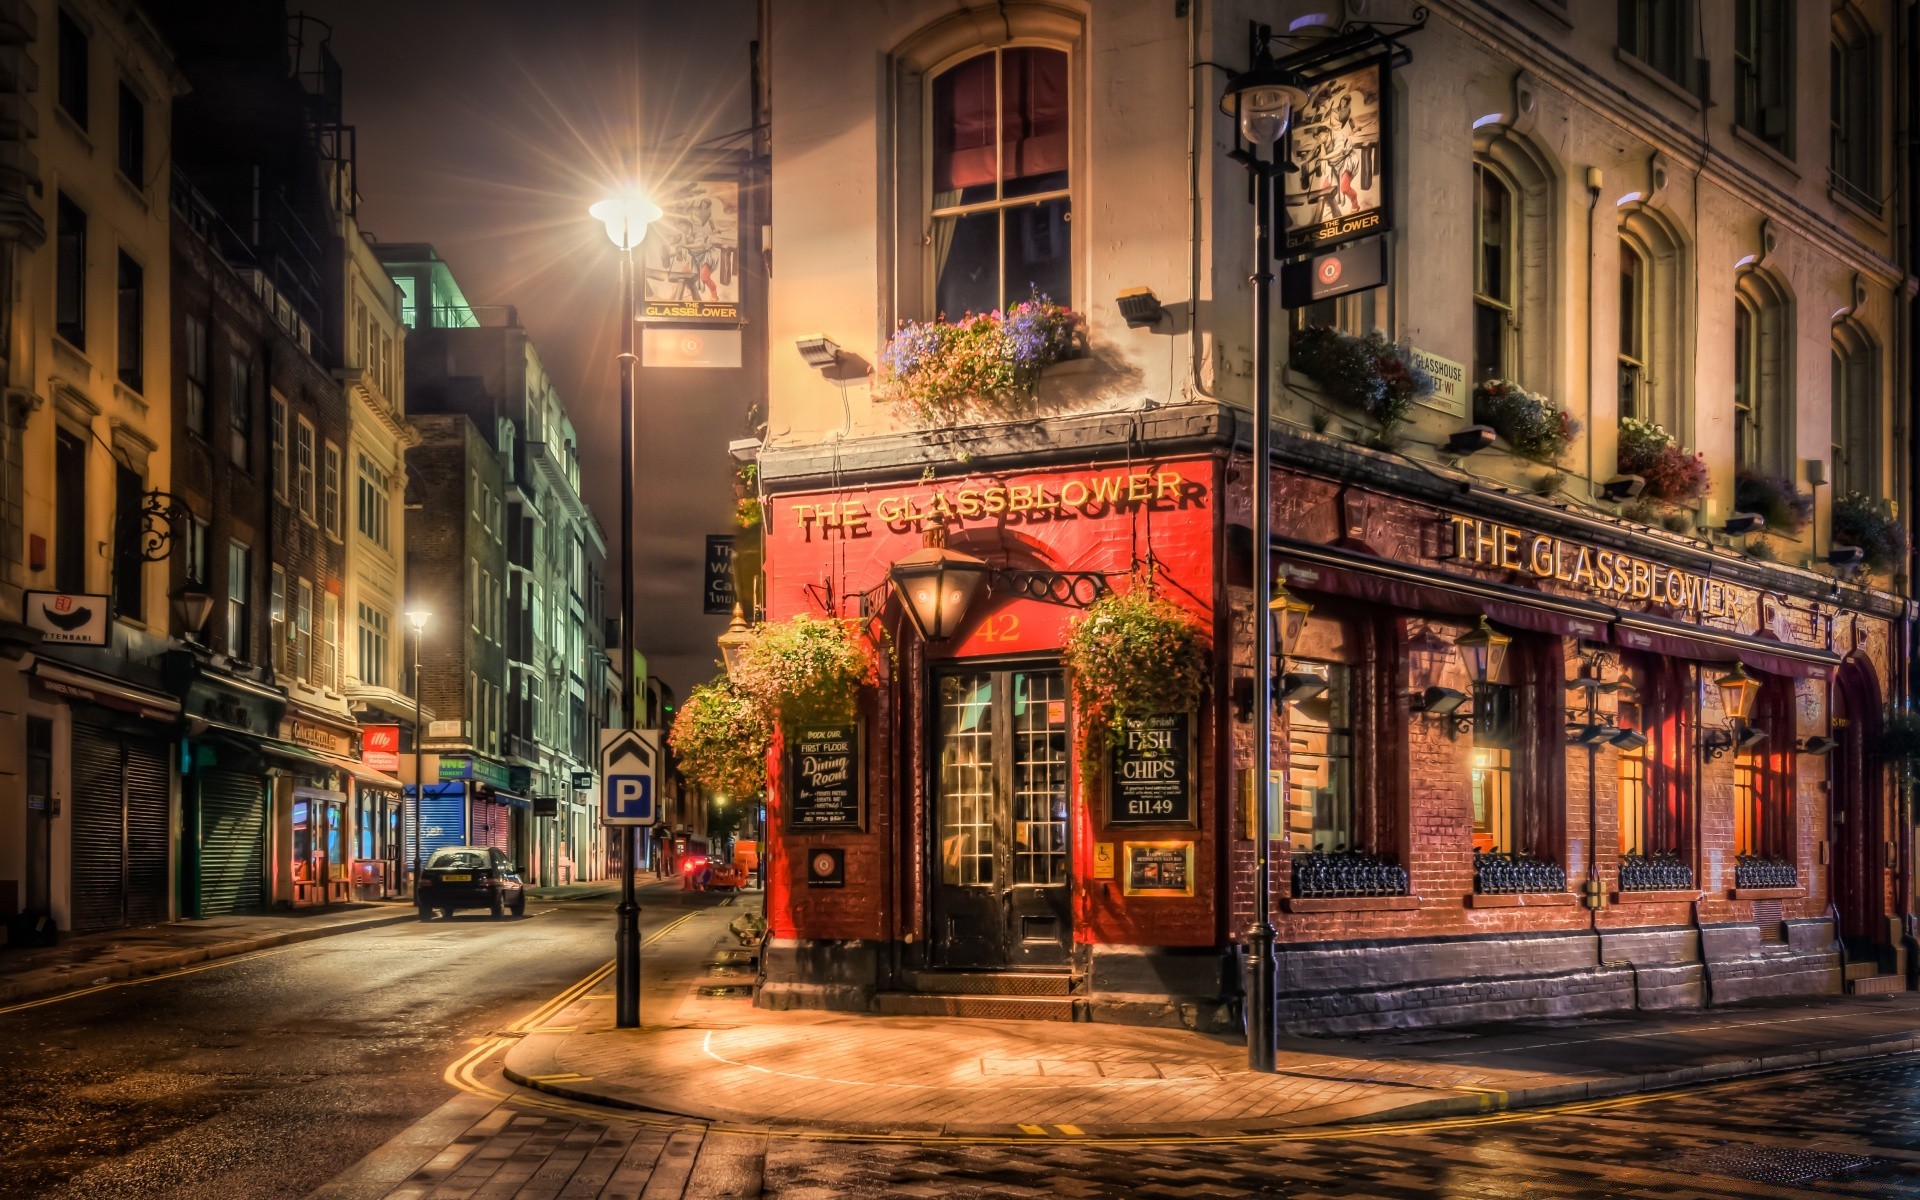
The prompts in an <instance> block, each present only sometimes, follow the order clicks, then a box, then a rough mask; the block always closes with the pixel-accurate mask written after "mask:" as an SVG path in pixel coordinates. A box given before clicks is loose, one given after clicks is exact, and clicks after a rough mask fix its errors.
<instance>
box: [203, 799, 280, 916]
mask: <svg viewBox="0 0 1920 1200" xmlns="http://www.w3.org/2000/svg"><path fill="white" fill-rule="evenodd" d="M266 836H267V822H266V787H265V785H264V783H263V782H262V781H261V779H260V777H259V775H257V774H254V773H249V772H241V771H222V770H219V769H217V768H215V769H210V770H207V771H206V772H204V773H203V774H202V775H201V776H200V915H201V916H205V917H220V916H226V915H227V914H229V913H242V912H255V911H258V910H259V909H260V908H262V907H263V906H264V900H263V896H262V880H263V879H264V877H265V869H264V865H263V864H264V859H265V856H266Z"/></svg>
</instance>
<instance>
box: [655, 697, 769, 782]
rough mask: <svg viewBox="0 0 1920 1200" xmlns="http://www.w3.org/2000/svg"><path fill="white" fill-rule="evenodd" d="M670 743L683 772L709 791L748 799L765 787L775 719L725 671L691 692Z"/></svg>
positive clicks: (669, 739) (678, 718) (675, 719)
mask: <svg viewBox="0 0 1920 1200" xmlns="http://www.w3.org/2000/svg"><path fill="white" fill-rule="evenodd" d="M667 744H668V745H670V746H672V747H673V753H674V755H675V756H676V757H677V758H678V760H679V763H680V772H681V774H683V775H685V776H686V777H687V778H688V779H691V780H692V781H693V782H695V783H697V784H699V785H700V786H701V787H703V788H705V789H707V790H708V791H710V792H717V793H719V794H721V795H724V796H732V797H734V798H736V799H746V798H748V797H752V796H757V795H759V794H760V793H762V792H764V791H766V790H767V751H768V750H769V748H771V746H772V744H773V718H772V717H771V716H770V715H769V714H768V713H767V710H766V709H765V708H764V707H762V706H761V704H760V702H759V701H757V700H755V699H754V698H753V696H752V695H750V694H748V693H747V692H746V691H745V690H743V689H741V688H739V687H736V686H735V685H734V684H733V683H732V681H730V680H728V679H727V678H725V677H724V676H723V677H721V678H719V679H715V680H711V681H709V682H707V683H703V684H700V685H699V686H697V687H695V688H694V689H693V690H692V691H690V692H688V693H687V698H686V701H685V702H684V703H683V704H681V706H680V712H679V714H678V715H676V716H675V717H674V719H673V729H672V730H671V731H670V732H669V733H668V734H667Z"/></svg>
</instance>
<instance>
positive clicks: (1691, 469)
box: [1619, 417, 1707, 505]
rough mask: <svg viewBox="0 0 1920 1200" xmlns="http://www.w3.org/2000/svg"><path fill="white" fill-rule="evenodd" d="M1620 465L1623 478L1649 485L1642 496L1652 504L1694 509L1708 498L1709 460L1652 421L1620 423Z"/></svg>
mask: <svg viewBox="0 0 1920 1200" xmlns="http://www.w3.org/2000/svg"><path fill="white" fill-rule="evenodd" d="M1619 464H1620V471H1621V473H1622V474H1626V475H1638V476H1640V477H1641V478H1642V479H1644V480H1646V481H1647V486H1646V489H1645V490H1644V491H1643V492H1641V495H1643V496H1645V497H1646V498H1647V499H1649V500H1658V501H1661V502H1662V503H1665V504H1684V505H1694V504H1697V503H1699V502H1700V497H1702V496H1704V495H1706V494H1707V460H1706V459H1705V458H1703V457H1702V456H1700V455H1699V454H1694V453H1690V452H1689V451H1687V450H1686V449H1685V448H1684V447H1682V446H1681V445H1680V442H1679V439H1677V438H1675V437H1674V436H1673V435H1672V434H1671V433H1668V432H1667V431H1666V430H1665V429H1663V428H1661V427H1660V426H1659V425H1657V424H1655V423H1654V422H1652V421H1642V420H1640V419H1639V418H1637V417H1626V418H1624V419H1622V420H1621V422H1620V452H1619Z"/></svg>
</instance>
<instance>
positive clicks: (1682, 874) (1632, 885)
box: [1620, 853, 1693, 892]
mask: <svg viewBox="0 0 1920 1200" xmlns="http://www.w3.org/2000/svg"><path fill="white" fill-rule="evenodd" d="M1620 890H1621V891H1623V892H1688V891H1692V890H1693V868H1692V867H1691V866H1689V865H1687V864H1686V863H1684V862H1681V861H1680V856H1679V855H1677V854H1662V853H1654V854H1624V855H1622V856H1621V857H1620Z"/></svg>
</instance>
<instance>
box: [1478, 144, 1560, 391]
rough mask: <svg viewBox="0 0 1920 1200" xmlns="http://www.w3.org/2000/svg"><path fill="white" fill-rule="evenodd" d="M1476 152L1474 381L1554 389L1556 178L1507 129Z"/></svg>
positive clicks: (1532, 149) (1543, 160)
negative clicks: (1510, 383) (1491, 381)
mask: <svg viewBox="0 0 1920 1200" xmlns="http://www.w3.org/2000/svg"><path fill="white" fill-rule="evenodd" d="M1473 149H1474V154H1473V196H1474V222H1473V235H1474V236H1473V377H1474V379H1476V380H1481V379H1508V380H1512V381H1514V382H1516V383H1520V384H1523V385H1525V386H1527V387H1530V388H1535V389H1539V390H1552V389H1553V388H1554V387H1555V385H1556V382H1557V381H1556V380H1555V379H1554V375H1553V369H1554V344H1553V333H1554V317H1553V312H1552V305H1553V280H1552V264H1553V261H1554V255H1555V247H1556V233H1555V228H1556V227H1555V213H1554V203H1553V181H1554V178H1555V176H1554V172H1553V169H1552V167H1551V166H1550V165H1549V163H1548V160H1547V159H1546V158H1544V157H1543V156H1542V155H1541V153H1540V152H1539V151H1538V150H1537V149H1536V148H1535V147H1534V146H1533V145H1532V144H1531V143H1530V142H1528V141H1526V140H1525V139H1523V138H1521V137H1520V136H1518V135H1516V134H1514V133H1513V132H1512V131H1511V130H1509V129H1507V128H1506V127H1505V126H1501V125H1489V126H1486V127H1483V128H1482V129H1479V130H1477V131H1476V132H1475V135H1474V146H1473Z"/></svg>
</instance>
